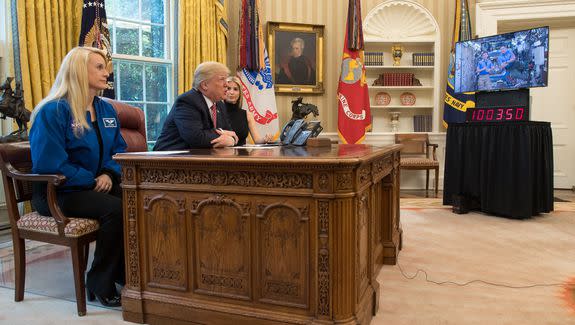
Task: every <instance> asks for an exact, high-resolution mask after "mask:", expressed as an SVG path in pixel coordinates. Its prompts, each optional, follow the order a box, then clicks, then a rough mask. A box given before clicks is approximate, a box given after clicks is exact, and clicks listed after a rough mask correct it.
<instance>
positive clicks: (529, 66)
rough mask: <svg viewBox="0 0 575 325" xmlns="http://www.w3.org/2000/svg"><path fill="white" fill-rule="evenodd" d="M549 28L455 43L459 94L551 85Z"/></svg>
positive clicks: (455, 86)
mask: <svg viewBox="0 0 575 325" xmlns="http://www.w3.org/2000/svg"><path fill="white" fill-rule="evenodd" d="M548 62H549V27H538V28H533V29H528V30H520V31H517V32H512V33H506V34H500V35H494V36H488V37H482V38H476V39H472V40H467V41H462V42H457V43H456V44H455V85H454V89H455V92H456V93H462V92H473V91H493V90H502V89H520V88H530V87H545V86H547V72H548Z"/></svg>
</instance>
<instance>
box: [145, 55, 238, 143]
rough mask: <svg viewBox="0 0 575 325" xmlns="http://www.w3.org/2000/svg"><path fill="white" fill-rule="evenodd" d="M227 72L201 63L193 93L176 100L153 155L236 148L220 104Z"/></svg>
mask: <svg viewBox="0 0 575 325" xmlns="http://www.w3.org/2000/svg"><path fill="white" fill-rule="evenodd" d="M229 73H230V70H229V69H228V68H227V67H226V66H225V65H223V64H221V63H218V62H211V61H210V62H204V63H201V64H200V65H198V67H197V68H196V71H195V72H194V84H193V88H192V90H190V91H188V92H186V93H184V94H182V95H180V96H178V98H177V99H176V102H175V103H174V105H173V106H172V110H171V111H170V113H169V114H168V117H167V118H166V121H165V122H164V127H163V128H162V132H161V133H160V136H159V137H158V140H157V141H156V145H155V146H154V150H155V151H164V150H186V149H191V148H220V147H231V146H234V145H236V143H237V142H238V137H237V136H236V134H235V132H234V131H228V130H231V129H232V128H231V126H230V123H229V121H228V118H227V116H226V113H225V107H224V104H223V102H222V100H223V99H224V97H225V95H226V89H227V83H226V78H227V77H228V75H229Z"/></svg>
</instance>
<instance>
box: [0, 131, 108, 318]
mask: <svg viewBox="0 0 575 325" xmlns="http://www.w3.org/2000/svg"><path fill="white" fill-rule="evenodd" d="M31 168H32V158H31V155H30V145H29V143H28V142H20V143H6V144H0V169H1V172H2V180H3V182H4V193H5V195H6V205H7V208H8V217H9V219H10V226H11V228H12V242H13V245H14V266H15V273H16V274H15V279H16V290H15V296H14V300H15V301H22V300H23V299H24V284H25V280H26V247H25V245H24V240H25V239H29V240H36V241H41V242H46V243H50V244H56V245H63V246H67V247H70V251H71V253H72V267H73V271H74V285H75V289H76V305H77V309H78V315H79V316H84V315H86V293H85V280H84V272H85V271H86V264H87V262H88V250H89V245H90V242H92V241H94V240H96V234H97V231H98V228H99V224H98V221H96V220H91V219H81V218H67V217H66V216H64V215H63V214H62V211H61V210H60V208H59V207H58V204H57V202H56V190H55V186H57V185H59V184H62V183H63V182H64V181H65V180H66V177H64V176H63V175H38V174H31V173H30V170H31ZM32 182H46V183H47V184H48V188H47V190H48V191H47V194H48V204H49V207H50V212H51V213H52V216H53V217H46V216H42V215H40V214H39V213H37V212H31V213H25V214H21V213H20V210H19V208H18V203H20V202H27V201H28V202H29V201H30V200H31V199H32Z"/></svg>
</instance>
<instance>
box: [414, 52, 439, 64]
mask: <svg viewBox="0 0 575 325" xmlns="http://www.w3.org/2000/svg"><path fill="white" fill-rule="evenodd" d="M411 59H412V62H413V65H414V66H418V67H426V66H427V67H428V66H433V65H434V64H435V62H434V60H435V59H434V55H433V53H427V52H426V53H413V54H412V55H411Z"/></svg>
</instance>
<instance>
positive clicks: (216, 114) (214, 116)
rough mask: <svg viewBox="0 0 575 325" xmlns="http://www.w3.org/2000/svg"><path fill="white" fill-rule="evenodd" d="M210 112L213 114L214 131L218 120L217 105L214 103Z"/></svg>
mask: <svg viewBox="0 0 575 325" xmlns="http://www.w3.org/2000/svg"><path fill="white" fill-rule="evenodd" d="M210 112H211V113H212V122H214V129H215V128H216V127H217V126H216V121H217V120H218V112H217V111H216V104H215V103H214V104H213V105H212V107H210Z"/></svg>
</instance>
